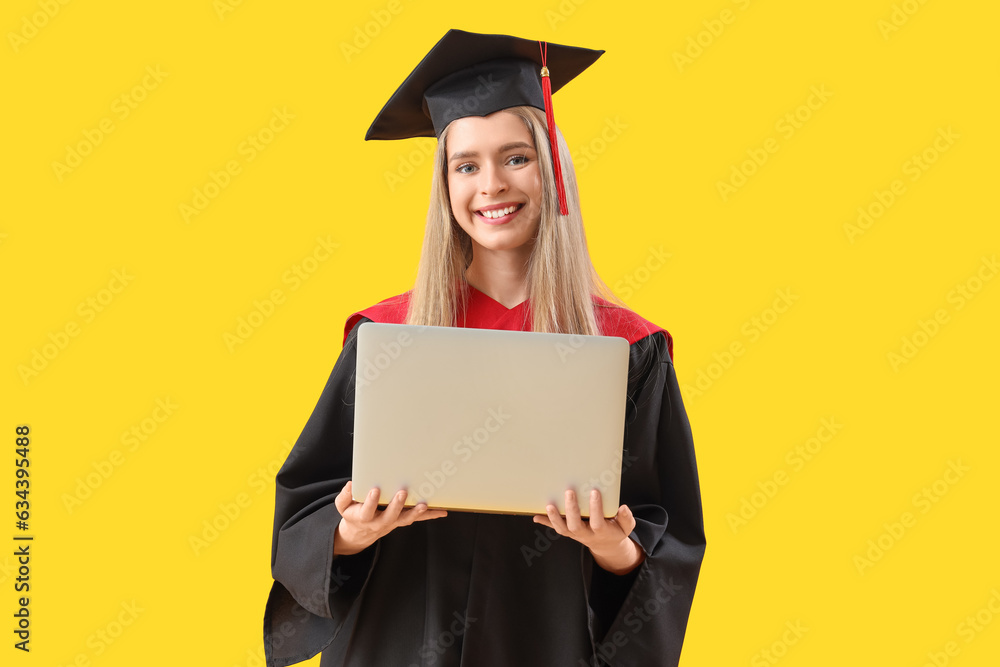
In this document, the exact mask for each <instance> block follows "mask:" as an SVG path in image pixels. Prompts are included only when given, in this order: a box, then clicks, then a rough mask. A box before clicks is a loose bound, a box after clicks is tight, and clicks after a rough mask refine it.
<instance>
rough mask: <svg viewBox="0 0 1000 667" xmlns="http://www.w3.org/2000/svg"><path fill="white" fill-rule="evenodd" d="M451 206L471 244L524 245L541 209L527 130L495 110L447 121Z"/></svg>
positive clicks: (484, 246)
mask: <svg viewBox="0 0 1000 667" xmlns="http://www.w3.org/2000/svg"><path fill="white" fill-rule="evenodd" d="M446 148H447V153H446V158H447V160H448V164H447V169H448V193H449V197H450V199H451V211H452V214H453V215H454V216H455V220H457V221H458V224H459V225H461V227H462V229H464V230H465V231H466V233H468V235H469V236H470V237H471V238H472V242H473V245H474V246H479V248H482V249H486V250H491V251H504V250H515V249H520V248H524V249H527V248H530V245H531V242H532V241H533V239H534V237H535V234H536V233H537V231H538V221H539V219H540V217H541V208H542V176H541V172H540V170H539V168H538V154H537V152H536V151H535V145H534V142H533V141H532V139H531V133H530V132H529V131H528V128H527V127H526V126H525V124H524V121H522V120H521V118H519V117H518V116H515V115H514V114H511V113H507V112H504V111H497V112H496V113H492V114H490V115H489V116H468V117H466V118H459V119H458V120H455V121H453V122H452V123H451V125H450V126H449V129H448V136H447V138H446Z"/></svg>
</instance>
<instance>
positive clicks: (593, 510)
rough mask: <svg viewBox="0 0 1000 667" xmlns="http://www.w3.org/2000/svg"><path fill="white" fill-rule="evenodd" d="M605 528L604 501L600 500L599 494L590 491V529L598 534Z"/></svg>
mask: <svg viewBox="0 0 1000 667" xmlns="http://www.w3.org/2000/svg"><path fill="white" fill-rule="evenodd" d="M607 526H608V522H607V521H605V520H604V501H603V500H601V492H600V491H598V490H597V489H592V490H591V491H590V529H591V530H593V531H594V532H595V533H599V532H601V531H603V530H604V529H605V528H607Z"/></svg>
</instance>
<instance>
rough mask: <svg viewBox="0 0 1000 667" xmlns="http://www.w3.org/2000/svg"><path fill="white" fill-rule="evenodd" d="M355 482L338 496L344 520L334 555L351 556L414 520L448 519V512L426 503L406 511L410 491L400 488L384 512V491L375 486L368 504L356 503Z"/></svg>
mask: <svg viewBox="0 0 1000 667" xmlns="http://www.w3.org/2000/svg"><path fill="white" fill-rule="evenodd" d="M351 484H352V482H348V483H347V484H345V485H344V488H343V489H341V491H340V493H339V494H338V495H337V499H336V500H335V501H334V503H335V504H336V505H337V510H338V511H339V512H340V516H341V517H342V518H341V520H340V523H339V524H338V525H337V532H336V535H335V536H334V538H333V555H334V556H350V555H351V554H356V553H358V552H359V551H363V550H364V549H367V548H368V547H370V546H371V545H373V544H375V541H376V540H378V539H379V538H380V537H382V536H384V535H387V534H388V533H389V532H390V531H392V530H393V529H394V528H399V527H400V526H409V525H410V524H411V523H413V522H414V521H427V520H428V519H438V518H441V517H443V516H448V513H447V512H445V511H444V510H432V509H427V504H426V503H417V505H416V506H414V507H411V508H408V509H403V503H405V502H406V496H407V492H406V489H400V490H399V491H398V492H397V493H396V495H395V496H393V497H392V500H391V501H389V504H388V505H387V506H386V508H385V509H384V510H381V511H380V510H379V509H378V499H379V495H380V493H381V492H380V491H379V489H378V487H375V488H373V489H371V490H370V491H368V495H367V496H365V501H364V502H363V503H359V502H357V501H356V500H354V497H353V493H352V487H351Z"/></svg>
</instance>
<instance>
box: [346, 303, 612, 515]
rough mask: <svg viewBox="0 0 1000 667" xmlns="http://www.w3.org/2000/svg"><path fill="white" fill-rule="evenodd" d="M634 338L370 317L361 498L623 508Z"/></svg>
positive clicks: (357, 480)
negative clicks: (597, 497) (568, 497)
mask: <svg viewBox="0 0 1000 667" xmlns="http://www.w3.org/2000/svg"><path fill="white" fill-rule="evenodd" d="M628 358H629V345H628V341H627V340H625V339H624V338H617V337H610V336H578V335H568V334H550V333H536V332H525V331H499V330H494V329H466V328H459V327H430V326H411V325H403V324H382V323H376V322H365V323H364V324H362V325H361V326H360V328H359V329H358V357H357V371H356V373H357V374H356V378H355V387H356V389H355V411H354V429H355V430H354V464H353V472H352V479H353V480H354V484H353V489H354V498H355V500H359V501H361V500H363V499H364V496H365V494H366V493H367V492H368V490H369V489H371V488H372V487H374V486H378V487H379V489H380V490H381V497H380V498H379V503H380V504H383V505H384V504H387V503H388V502H389V500H390V499H391V498H392V496H393V495H394V494H395V493H396V492H397V491H398V490H399V489H401V488H406V489H407V490H408V491H409V496H408V498H407V501H406V504H407V505H408V506H412V505H415V504H416V503H417V502H420V501H423V502H426V503H427V505H428V507H431V508H435V509H447V510H460V511H471V512H494V513H505V514H545V506H546V505H547V504H548V503H550V502H554V503H555V504H556V506H557V507H559V510H560V512H562V513H565V509H566V508H565V498H564V491H565V490H566V489H567V488H573V489H575V490H576V491H577V495H578V498H579V500H580V510H581V513H582V514H583V515H584V516H589V515H590V504H589V491H590V489H591V488H598V489H599V490H600V491H601V494H602V498H603V505H604V506H603V512H604V516H605V517H612V516H614V515H615V514H616V513H617V511H618V505H619V502H618V499H619V491H620V485H621V461H622V445H623V437H624V422H625V396H626V386H627V380H628Z"/></svg>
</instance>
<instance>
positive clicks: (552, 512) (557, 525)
mask: <svg viewBox="0 0 1000 667" xmlns="http://www.w3.org/2000/svg"><path fill="white" fill-rule="evenodd" d="M545 516H547V517H548V519H549V526H551V528H552V529H553V530H554V531H556V532H557V533H559V534H560V535H566V534H568V533H569V531H568V530H566V521H565V520H563V517H562V515H561V514H559V508H558V507H556V506H555V505H554V504H552V503H549V504H548V505H546V506H545Z"/></svg>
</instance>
